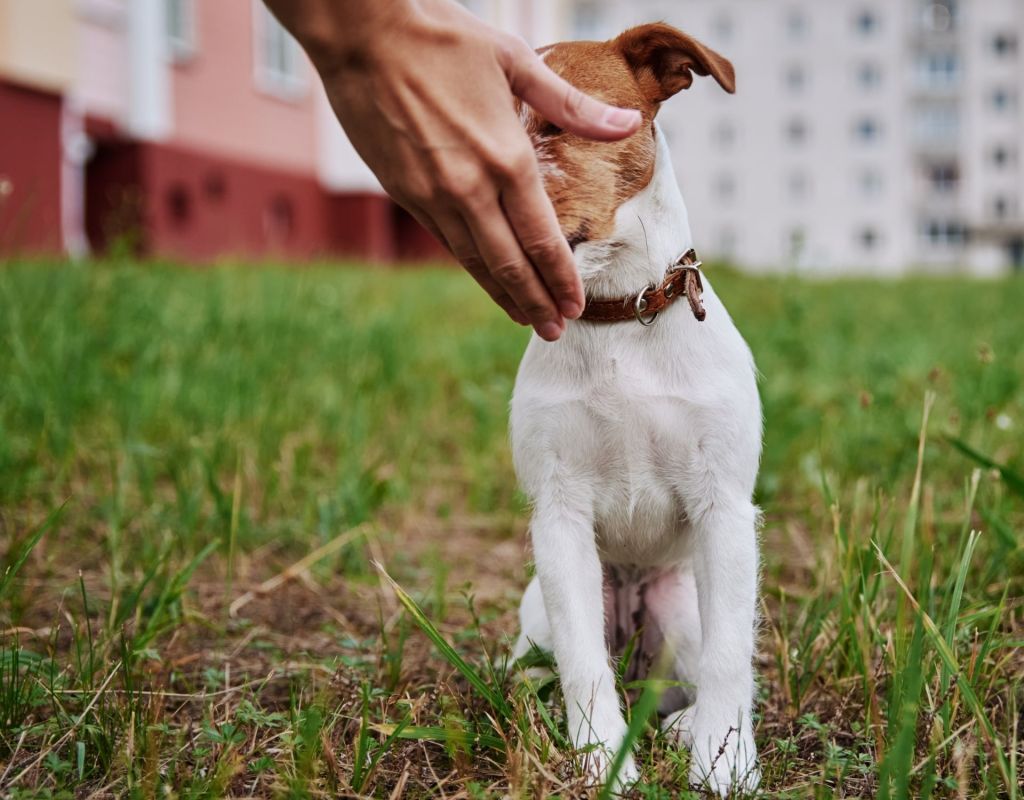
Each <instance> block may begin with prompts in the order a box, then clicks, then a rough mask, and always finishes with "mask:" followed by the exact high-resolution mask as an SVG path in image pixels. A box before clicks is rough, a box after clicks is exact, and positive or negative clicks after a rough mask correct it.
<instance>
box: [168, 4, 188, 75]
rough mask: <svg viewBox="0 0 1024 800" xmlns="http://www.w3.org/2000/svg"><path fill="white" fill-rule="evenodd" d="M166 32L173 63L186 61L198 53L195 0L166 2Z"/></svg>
mask: <svg viewBox="0 0 1024 800" xmlns="http://www.w3.org/2000/svg"><path fill="white" fill-rule="evenodd" d="M164 32H165V34H166V36H167V51H168V53H169V55H170V57H171V60H172V61H186V60H188V59H189V58H191V57H192V56H194V55H195V53H196V16H195V5H194V3H193V0H164Z"/></svg>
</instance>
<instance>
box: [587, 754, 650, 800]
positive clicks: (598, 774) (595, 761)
mask: <svg viewBox="0 0 1024 800" xmlns="http://www.w3.org/2000/svg"><path fill="white" fill-rule="evenodd" d="M580 757H581V759H582V765H583V771H584V772H585V773H586V774H587V775H588V776H589V777H590V778H591V779H592V780H593V781H594V782H595V783H597V784H601V785H604V784H606V783H609V782H610V783H611V788H612V790H613V791H614V792H615V793H616V794H618V793H621V792H624V791H625V790H626V789H628V788H629V787H630V786H632V785H633V784H634V783H636V782H637V780H639V778H640V771H639V770H638V769H637V768H636V761H635V760H634V758H633V754H632V753H627V754H626V757H625V759H624V760H623V762H622V766H621V767H620V768H619V771H618V773H617V774H616V775H614V776H613V775H612V774H611V770H612V766H613V764H614V763H615V752H614V751H613V750H609V749H608V748H607V747H604V746H602V745H596V746H593V747H591V748H590V749H589V750H587V751H586V752H584V753H581V755H580Z"/></svg>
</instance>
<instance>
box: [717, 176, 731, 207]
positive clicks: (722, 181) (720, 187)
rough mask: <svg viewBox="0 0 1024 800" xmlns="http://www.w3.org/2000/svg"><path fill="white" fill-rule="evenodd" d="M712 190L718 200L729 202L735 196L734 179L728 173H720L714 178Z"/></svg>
mask: <svg viewBox="0 0 1024 800" xmlns="http://www.w3.org/2000/svg"><path fill="white" fill-rule="evenodd" d="M714 190H715V197H717V198H718V199H719V200H724V201H730V200H732V199H733V198H734V197H735V196H736V179H735V178H734V177H733V176H732V175H730V174H728V173H722V174H721V175H719V176H718V177H717V178H715V187H714Z"/></svg>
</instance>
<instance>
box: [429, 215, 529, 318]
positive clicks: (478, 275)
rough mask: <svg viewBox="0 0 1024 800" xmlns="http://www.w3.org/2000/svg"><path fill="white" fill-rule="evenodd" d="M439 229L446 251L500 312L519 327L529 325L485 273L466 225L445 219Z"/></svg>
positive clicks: (520, 312)
mask: <svg viewBox="0 0 1024 800" xmlns="http://www.w3.org/2000/svg"><path fill="white" fill-rule="evenodd" d="M439 227H440V228H441V229H442V230H443V231H444V238H445V240H446V241H447V243H448V249H449V250H450V251H451V253H452V255H453V256H455V258H456V259H457V260H458V262H459V263H460V264H461V265H462V266H463V268H464V269H465V270H466V272H468V273H469V274H470V275H472V276H473V280H475V281H476V282H477V283H479V284H480V287H481V288H482V289H483V290H484V291H485V292H487V294H489V295H490V296H491V299H492V300H493V301H494V302H495V303H497V304H498V305H499V306H501V308H502V310H504V312H505V313H506V314H508V315H509V317H510V318H511V319H512V320H513V321H514V322H517V323H519V324H520V325H529V324H530V320H529V319H528V318H527V316H526V314H524V313H523V312H522V311H521V310H520V309H519V306H517V305H516V304H515V301H514V300H513V299H512V298H511V297H510V296H509V294H508V292H506V291H505V290H504V289H503V288H502V287H501V285H500V284H499V283H498V282H497V281H496V280H495V279H494V278H492V277H491V273H490V272H488V271H487V264H486V263H485V262H484V260H483V258H482V257H481V256H480V253H479V251H478V250H477V249H476V243H475V242H474V241H473V236H472V235H471V234H470V232H469V228H467V227H466V223H465V222H463V221H462V219H461V218H460V217H457V216H452V217H450V218H448V217H446V218H444V219H443V220H442V221H440V222H439Z"/></svg>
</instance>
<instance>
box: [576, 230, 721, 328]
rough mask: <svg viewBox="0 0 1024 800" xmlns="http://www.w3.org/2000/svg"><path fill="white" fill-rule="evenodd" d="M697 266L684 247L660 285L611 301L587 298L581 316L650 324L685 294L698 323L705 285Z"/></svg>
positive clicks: (694, 255)
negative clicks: (633, 320)
mask: <svg viewBox="0 0 1024 800" xmlns="http://www.w3.org/2000/svg"><path fill="white" fill-rule="evenodd" d="M700 266H701V262H700V260H699V259H698V258H697V253H696V251H694V250H693V249H690V250H687V251H686V252H685V253H683V254H682V255H681V256H679V258H677V259H676V260H675V261H673V262H672V266H670V267H669V268H668V272H666V273H665V279H664V280H663V281H662V282H661V284H660V285H659V284H655V283H649V284H648V285H647V286H645V287H644V288H643V289H641V290H640V291H639V292H638V293H637V294H634V295H628V296H626V297H616V298H613V299H611V300H595V299H594V298H590V299H588V300H587V303H586V305H585V306H584V307H583V313H582V314H581V315H580V319H581V320H586V321H587V322H628V321H629V320H632V319H635V320H636V321H637V322H639V323H640V324H641V325H643V326H645V327H646V326H647V325H653V324H654V321H655V320H656V319H657V318H658V315H659V314H660V313H661V312H662V311H664V310H665V309H666V308H668V307H669V306H670V305H672V304H673V303H674V302H675V301H676V300H677V299H678V298H679V297H681V296H683V295H686V299H687V300H688V301H689V302H690V310H691V311H692V312H693V316H694V317H696V318H697V321H698V322H703V321H704V317H705V316H706V315H707V312H706V311H705V310H704V304H703V303H702V302H701V294H702V293H703V291H704V284H702V283H701V280H700V269H699V267H700Z"/></svg>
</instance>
